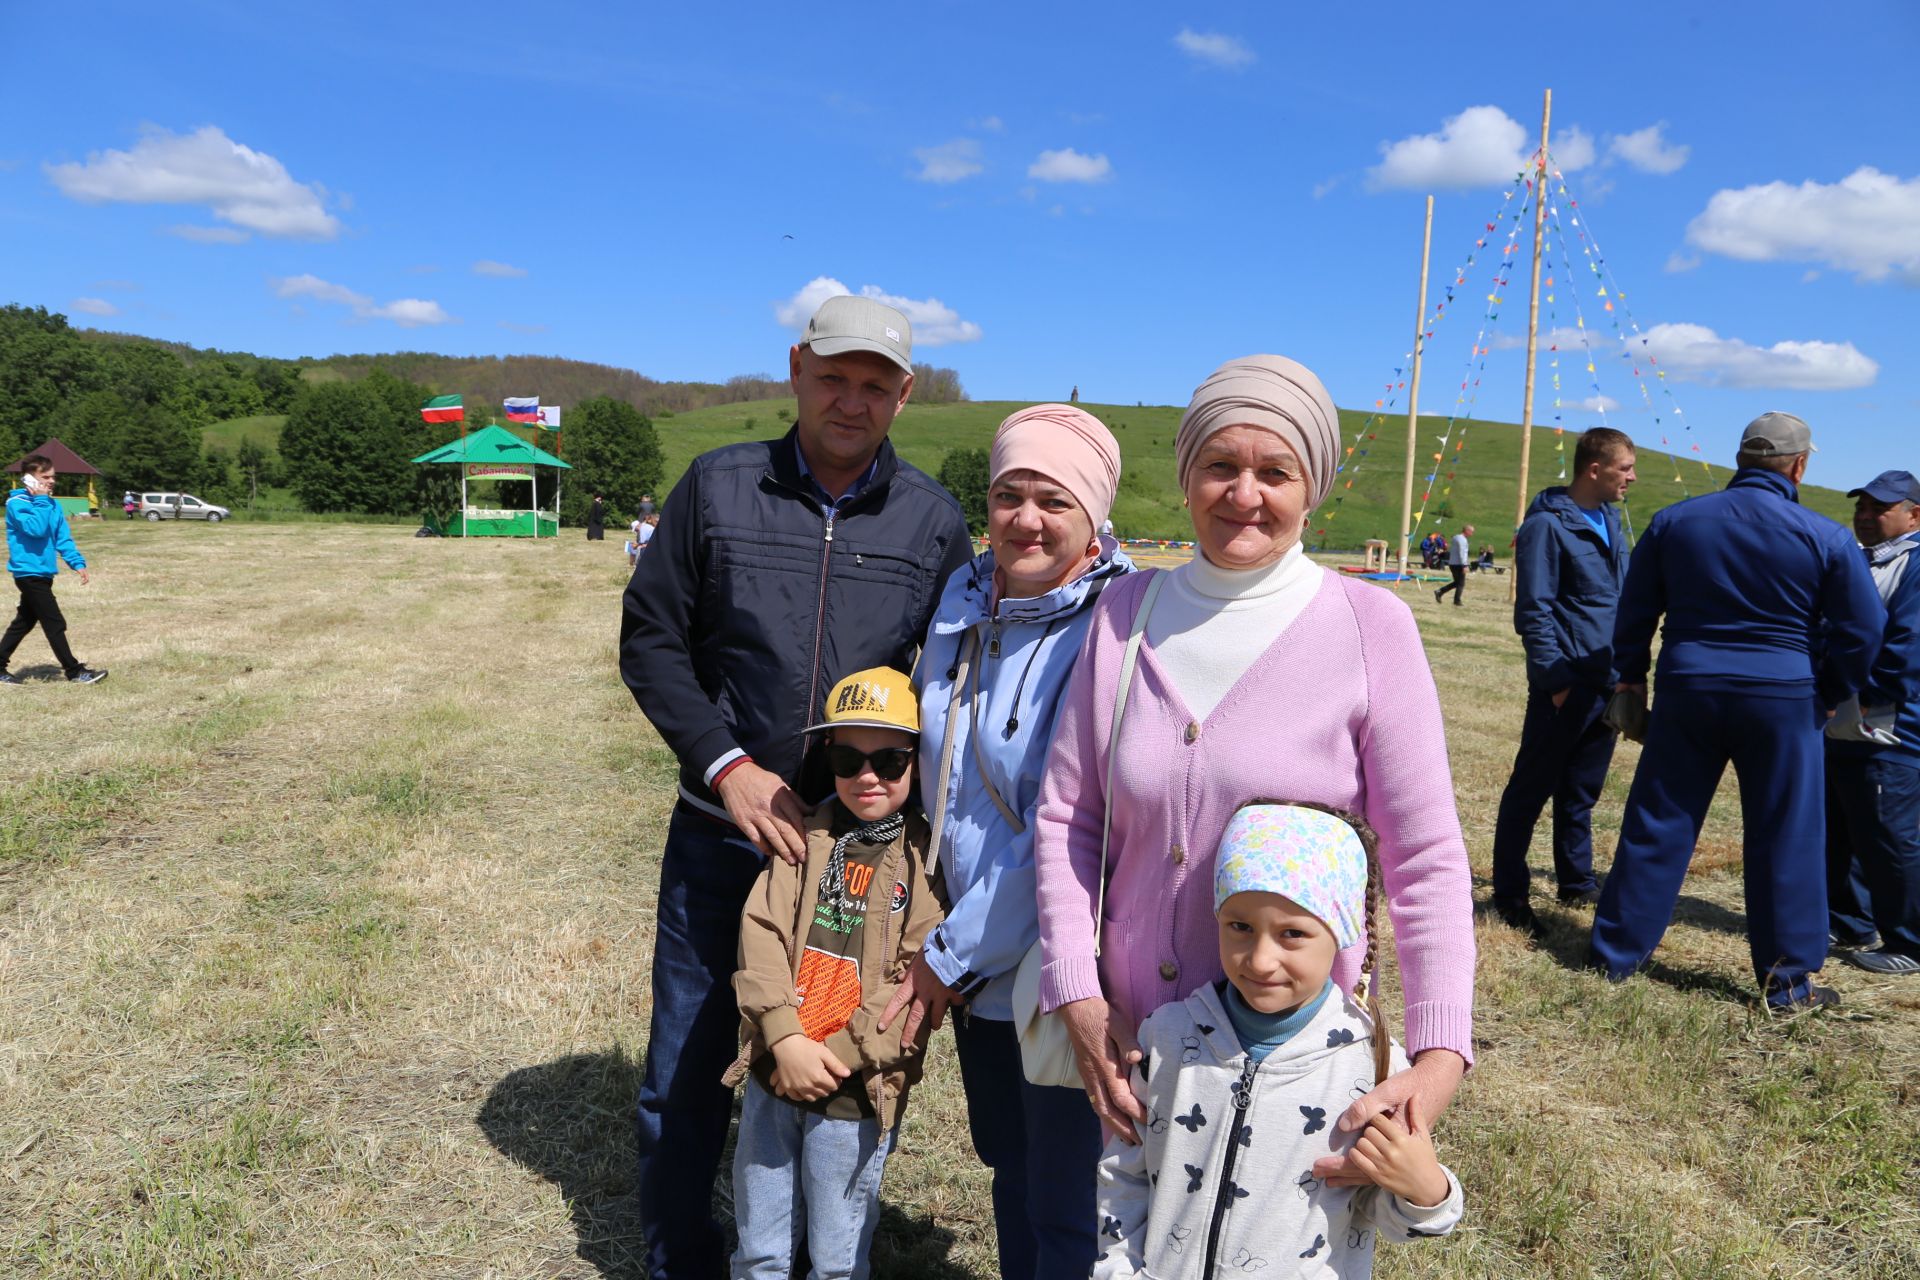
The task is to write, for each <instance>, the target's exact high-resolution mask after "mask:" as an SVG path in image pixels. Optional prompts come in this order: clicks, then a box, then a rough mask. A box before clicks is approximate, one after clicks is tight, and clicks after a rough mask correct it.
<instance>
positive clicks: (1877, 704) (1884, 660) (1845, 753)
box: [1827, 471, 1920, 976]
mask: <svg viewBox="0 0 1920 1280" xmlns="http://www.w3.org/2000/svg"><path fill="white" fill-rule="evenodd" d="M1848 496H1849V497H1851V498H1853V499H1854V507H1853V533H1854V536H1855V537H1856V538H1858V539H1859V540H1860V544H1861V546H1862V547H1864V548H1865V555H1866V559H1867V564H1868V572H1870V573H1871V574H1872V575H1873V585H1874V587H1875V589H1876V590H1877V591H1878V592H1879V593H1880V598H1881V599H1882V600H1884V601H1885V602H1886V606H1887V630H1886V636H1885V638H1884V639H1883V640H1882V642H1881V645H1880V656H1879V657H1877V658H1875V659H1874V662H1873V670H1872V672H1871V673H1870V674H1869V675H1868V677H1867V686H1866V688H1864V689H1862V690H1861V691H1860V693H1859V695H1858V696H1857V697H1854V698H1850V699H1848V700H1847V701H1846V702H1845V703H1843V704H1842V705H1841V707H1840V710H1839V713H1838V714H1837V715H1835V716H1834V718H1833V719H1831V720H1829V721H1827V918H1828V921H1829V924H1828V933H1829V935H1830V936H1831V937H1832V939H1833V940H1834V941H1835V942H1836V943H1837V944H1839V945H1840V946H1841V947H1842V948H1844V949H1843V950H1842V951H1841V952H1840V956H1841V959H1843V960H1845V961H1847V962H1848V963H1849V964H1853V965H1857V966H1858V967H1860V968H1862V969H1866V970H1868V971H1869V972H1872V973H1883V974H1902V975H1906V976H1912V975H1914V974H1920V480H1915V479H1914V477H1913V475H1912V473H1911V472H1907V471H1886V472H1882V473H1881V474H1880V475H1878V476H1876V477H1874V479H1873V481H1872V482H1871V483H1869V484H1868V485H1866V486H1865V487H1863V488H1859V489H1855V490H1853V492H1852V493H1850V494H1849V495H1848ZM1876 932H1877V933H1878V934H1879V937H1880V945H1879V947H1878V948H1874V949H1872V950H1869V949H1868V948H1869V947H1872V944H1873V935H1874V934H1875V933H1876Z"/></svg>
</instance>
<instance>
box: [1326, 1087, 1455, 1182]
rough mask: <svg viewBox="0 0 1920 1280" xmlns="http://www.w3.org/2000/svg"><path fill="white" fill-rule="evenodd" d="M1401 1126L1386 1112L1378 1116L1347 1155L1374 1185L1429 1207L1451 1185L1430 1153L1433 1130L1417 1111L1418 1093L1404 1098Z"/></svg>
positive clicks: (1418, 1107)
mask: <svg viewBox="0 0 1920 1280" xmlns="http://www.w3.org/2000/svg"><path fill="white" fill-rule="evenodd" d="M1405 1111H1406V1118H1407V1123H1406V1125H1405V1126H1404V1127H1402V1125H1401V1124H1400V1122H1399V1121H1398V1120H1396V1119H1394V1118H1393V1117H1392V1116H1389V1115H1384V1114H1382V1115H1377V1116H1375V1117H1374V1118H1373V1119H1372V1121H1370V1122H1369V1123H1368V1125H1367V1131H1366V1132H1365V1133H1363V1134H1361V1135H1360V1141H1358V1142H1356V1143H1354V1144H1353V1150H1352V1151H1351V1152H1350V1153H1349V1158H1350V1159H1351V1160H1352V1161H1353V1162H1354V1163H1355V1164H1356V1165H1358V1166H1359V1168H1360V1169H1361V1171H1362V1172H1364V1173H1365V1174H1366V1175H1367V1176H1368V1177H1369V1178H1371V1179H1372V1180H1373V1182H1374V1184H1375V1185H1377V1186H1379V1187H1381V1188H1382V1189H1383V1190H1387V1191H1391V1192H1392V1193H1393V1194H1394V1195H1396V1196H1399V1197H1400V1198H1401V1199H1402V1200H1405V1201H1406V1202H1407V1203H1408V1204H1411V1205H1415V1206H1417V1207H1419V1208H1422V1209H1431V1208H1434V1207H1435V1206H1436V1205H1438V1204H1440V1203H1441V1202H1442V1201H1444V1200H1445V1199H1446V1198H1447V1193H1448V1191H1450V1190H1451V1189H1452V1188H1451V1187H1450V1186H1449V1184H1448V1182H1447V1175H1446V1173H1445V1172H1444V1171H1443V1170H1442V1169H1441V1168H1440V1157H1439V1156H1437V1155H1435V1154H1434V1153H1433V1133H1432V1131H1431V1130H1430V1129H1429V1128H1428V1127H1427V1124H1426V1122H1425V1120H1424V1119H1423V1118H1422V1116H1421V1114H1420V1095H1419V1094H1417V1093H1416V1094H1414V1095H1413V1096H1412V1097H1410V1098H1408V1099H1407V1105H1406V1108H1405Z"/></svg>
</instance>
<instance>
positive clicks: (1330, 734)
mask: <svg viewBox="0 0 1920 1280" xmlns="http://www.w3.org/2000/svg"><path fill="white" fill-rule="evenodd" d="M1151 577H1152V574H1151V573H1135V574H1130V575H1128V576H1127V577H1126V578H1123V579H1121V580H1120V581H1118V582H1116V583H1115V584H1114V585H1113V586H1111V587H1109V588H1108V590H1107V593H1106V595H1105V597H1104V598H1103V599H1101V601H1100V603H1099V604H1098V605H1097V606H1096V607H1095V611H1094V617H1093V624H1092V626H1091V628H1090V629H1089V630H1088V633H1087V639H1086V643H1085V647H1084V648H1083V649H1082V650H1081V654H1080V660H1079V662H1078V664H1077V665H1076V666H1075V667H1074V672H1073V678H1072V680H1071V682H1070V683H1069V684H1068V686H1067V693H1066V699H1065V702H1064V703H1063V705H1062V707H1061V711H1060V722H1059V727H1058V730H1057V732H1056V733H1055V736H1054V740H1053V748H1052V752H1051V754H1050V755H1049V756H1048V759H1047V772H1046V777H1045V779H1044V780H1043V782H1042V784H1041V788H1040V806H1039V814H1038V819H1037V827H1036V837H1035V839H1036V844H1035V854H1034V857H1035V861H1036V863H1037V865H1038V870H1039V899H1040V943H1041V948H1042V952H1041V956H1042V959H1043V960H1044V962H1045V968H1044V969H1043V970H1042V977H1041V1004H1042V1006H1043V1007H1045V1008H1047V1009H1054V1008H1057V1007H1058V1006H1060V1005H1062V1004H1066V1003H1068V1002H1069V1001H1073V1000H1080V999H1083V998H1086V997H1088V996H1097V995H1100V994H1102V993H1103V992H1104V994H1105V995H1106V997H1107V999H1108V1000H1110V1001H1112V1002H1113V1003H1114V1004H1115V1005H1116V1006H1118V1008H1119V1009H1121V1010H1122V1011H1124V1013H1125V1014H1126V1016H1127V1018H1128V1019H1129V1020H1130V1021H1131V1022H1133V1023H1135V1024H1137V1023H1139V1022H1140V1021H1141V1020H1142V1019H1144V1018H1145V1017H1146V1016H1147V1015H1148V1014H1149V1013H1152V1012H1153V1011H1154V1010H1155V1009H1157V1008H1159V1007H1160V1006H1161V1005H1162V1004H1165V1003H1166V1002H1167V1001H1169V1000H1179V999H1183V998H1185V997H1186V996H1187V995H1188V994H1190V993H1191V992H1193V991H1194V990H1195V989H1196V988H1198V987H1199V986H1201V985H1202V984H1203V983H1208V982H1213V981H1216V980H1218V979H1219V978H1220V977H1221V969H1220V947H1219V926H1218V925H1217V923H1216V922H1215V920H1214V916H1213V863H1214V855H1215V852H1216V850H1217V848H1218V846H1219V842H1220V837H1221V834H1222V833H1223V832H1224V831H1225V830H1226V826H1227V819H1228V818H1230V817H1231V816H1232V814H1233V812H1234V810H1235V809H1236V808H1238V807H1239V806H1240V805H1242V804H1245V803H1247V802H1248V801H1250V800H1255V799H1260V798H1263V797H1264V798H1268V799H1275V800H1314V801H1318V802H1320V803H1323V804H1329V805H1336V806H1339V807H1341V808H1345V809H1351V810H1354V811H1356V812H1359V813H1362V814H1364V815H1365V816H1366V818H1367V821H1368V822H1370V823H1371V824H1372V825H1373V827H1374V829H1375V830H1376V831H1378V832H1379V833H1380V862H1381V870H1382V873H1383V879H1384V884H1385V888H1386V894H1387V903H1388V910H1389V911H1390V912H1391V914H1392V919H1393V929H1394V937H1395V940H1396V944H1397V945H1396V949H1397V951H1398V955H1399V961H1400V972H1401V980H1402V984H1403V987H1404V990H1405V993H1406V1002H1407V1009H1406V1046H1407V1050H1408V1052H1409V1053H1419V1052H1420V1051H1421V1050H1422V1049H1431V1048H1442V1049H1452V1050H1453V1051H1454V1052H1456V1053H1458V1054H1460V1055H1461V1056H1462V1057H1464V1058H1466V1059H1467V1061H1468V1062H1472V1061H1473V964H1474V941H1473V900H1472V896H1471V881H1470V879H1469V877H1468V872H1467V850H1466V844H1465V842H1464V841H1463V840H1462V839H1461V835H1460V819H1459V815H1458V814H1457V813H1456V811H1455V809H1454V803H1453V787H1452V783H1451V781H1450V777H1451V775H1450V774H1449V772H1448V767H1447V743H1446V735H1445V732H1444V731H1443V729H1442V727H1441V723H1440V699H1439V695H1438V694H1437V693H1436V692H1435V690H1434V685H1433V673H1432V671H1431V670H1430V669H1429V668H1428V666H1427V655H1426V651H1425V650H1424V649H1423V648H1422V647H1421V644H1420V633H1419V630H1418V628H1416V627H1415V625H1414V621H1413V613H1412V611H1410V610H1409V609H1408V608H1407V606H1406V604H1405V603H1404V602H1402V601H1401V600H1400V599H1399V598H1398V597H1396V596H1394V595H1393V594H1392V593H1391V592H1389V591H1386V590H1384V589H1382V588H1380V587H1376V586H1372V585H1370V584H1367V583H1362V582H1355V581H1353V580H1351V579H1349V578H1344V577H1342V576H1341V575H1339V574H1335V573H1329V574H1327V575H1326V580H1325V581H1324V582H1323V583H1322V584H1321V586H1320V590H1319V591H1318V592H1317V593H1316V594H1315V595H1314V597H1313V600H1312V601H1311V602H1310V603H1309V604H1308V605H1307V607H1306V609H1305V610H1304V611H1302V612H1301V614H1300V616H1299V617H1298V618H1296V619H1295V620H1294V622H1293V624H1292V625H1291V626H1289V627H1288V628H1287V629H1286V630H1285V631H1284V632H1282V633H1281V634H1280V636H1279V637H1278V638H1277V639H1276V640H1275V641H1274V642H1273V644H1272V645H1270V646H1268V648H1267V650H1266V651H1265V652H1264V653H1262V654H1261V655H1260V656H1259V657H1258V658H1256V659H1255V660H1254V662H1253V664H1252V665H1251V666H1250V667H1248V668H1247V670H1246V672H1245V673H1244V674H1243V675H1242V676H1241V677H1240V680H1239V683H1237V684H1236V685H1234V687H1233V689H1232V690H1231V691H1230V692H1229V693H1228V694H1227V696H1226V697H1225V698H1223V699H1221V701H1220V705H1219V706H1217V707H1216V708H1214V711H1213V713H1212V714H1211V715H1209V716H1208V717H1207V718H1206V719H1205V720H1204V721H1200V722H1198V723H1196V722H1195V721H1194V718H1193V716H1192V713H1191V712H1189V711H1188V710H1187V707H1186V704H1185V703H1184V702H1183V701H1182V700H1181V697H1180V693H1179V690H1178V689H1176V688H1175V687H1174V686H1173V685H1172V683H1171V682H1170V681H1169V680H1168V679H1167V677H1166V674H1165V673H1164V672H1163V671H1162V670H1161V668H1160V667H1159V665H1158V663H1157V662H1156V660H1155V658H1154V654H1153V646H1152V645H1150V644H1145V643H1143V644H1142V645H1141V647H1140V661H1139V665H1138V667H1137V669H1136V672H1135V675H1134V685H1133V691H1132V693H1131V695H1130V701H1129V702H1128V703H1127V709H1126V715H1125V718H1124V720H1123V722H1122V724H1121V728H1120V746H1119V760H1118V762H1117V763H1116V765H1115V768H1114V771H1113V787H1114V796H1113V837H1112V842H1111V846H1110V850H1109V855H1108V865H1109V877H1110V878H1109V880H1108V886H1107V901H1106V918H1105V920H1104V921H1102V926H1101V937H1102V949H1101V954H1100V956H1099V957H1098V958H1097V959H1096V958H1095V955H1094V932H1093V930H1094V919H1093V918H1094V903H1095V895H1096V893H1097V891H1098V880H1099V869H1100V823H1101V817H1102V814H1103V811H1104V809H1105V807H1106V802H1107V797H1106V796H1105V794H1104V781H1105V774H1106V764H1107V738H1108V732H1109V729H1110V728H1111V725H1112V722H1113V701H1114V685H1115V682H1116V681H1117V680H1118V678H1119V674H1120V662H1121V658H1122V655H1123V652H1124V650H1125V648H1126V640H1127V632H1128V630H1129V629H1130V627H1131V626H1132V623H1133V618H1134V615H1135V613H1137V612H1138V610H1139V608H1140V599H1141V596H1142V595H1143V594H1144V592H1145V588H1146V585H1147V581H1148V580H1149V579H1150V578H1151ZM1364 955H1365V943H1364V941H1363V942H1362V943H1360V944H1357V945H1355V946H1353V947H1349V948H1347V949H1346V950H1345V951H1343V952H1342V953H1341V954H1340V956H1339V959H1338V961H1337V962H1336V963H1335V965H1334V970H1333V978H1334V981H1335V982H1337V983H1338V984H1339V985H1340V987H1341V988H1342V989H1343V990H1347V991H1351V990H1352V988H1353V982H1354V979H1355V978H1356V977H1357V976H1358V974H1359V970H1360V961H1361V959H1362V958H1363V957H1364ZM1382 961H1383V963H1384V961H1385V957H1384V956H1383V957H1382Z"/></svg>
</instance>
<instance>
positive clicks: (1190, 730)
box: [1187, 722, 1200, 746]
mask: <svg viewBox="0 0 1920 1280" xmlns="http://www.w3.org/2000/svg"><path fill="white" fill-rule="evenodd" d="M1198 741H1200V726H1199V724H1198V723H1197V722H1191V723H1189V724H1188V725H1187V745H1188V746H1192V745H1193V744H1194V743H1196V742H1198Z"/></svg>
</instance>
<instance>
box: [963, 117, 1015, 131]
mask: <svg viewBox="0 0 1920 1280" xmlns="http://www.w3.org/2000/svg"><path fill="white" fill-rule="evenodd" d="M967 128H969V129H978V130H980V131H981V132H983V133H1005V132H1006V131H1007V122H1006V121H1005V120H1002V119H1001V118H1000V117H999V116H986V117H983V118H982V119H979V120H969V121H967Z"/></svg>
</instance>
